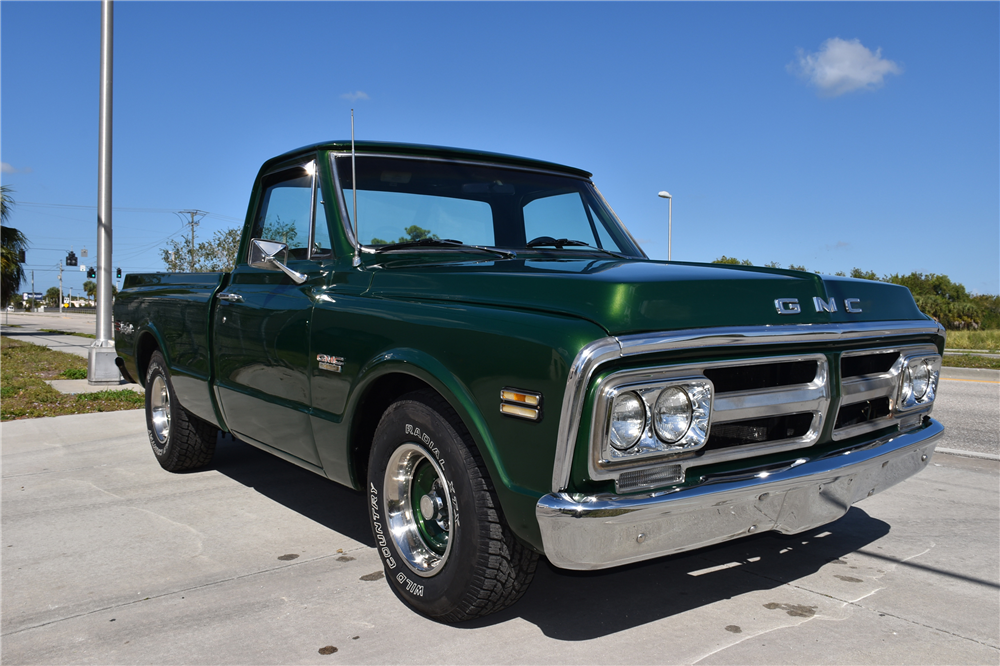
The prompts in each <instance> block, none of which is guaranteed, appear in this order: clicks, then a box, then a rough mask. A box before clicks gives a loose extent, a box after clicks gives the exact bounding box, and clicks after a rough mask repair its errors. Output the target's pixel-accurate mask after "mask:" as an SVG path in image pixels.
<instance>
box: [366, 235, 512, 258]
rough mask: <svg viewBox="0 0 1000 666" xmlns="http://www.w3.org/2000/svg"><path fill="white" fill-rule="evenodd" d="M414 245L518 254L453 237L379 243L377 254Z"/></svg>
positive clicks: (502, 255) (499, 254) (508, 254)
mask: <svg viewBox="0 0 1000 666" xmlns="http://www.w3.org/2000/svg"><path fill="white" fill-rule="evenodd" d="M414 247H440V248H449V249H450V248H454V249H456V250H478V251H480V252H490V253H492V254H495V255H498V256H501V257H503V258H504V259H513V258H514V257H516V256H517V253H516V252H513V251H511V250H501V249H500V248H498V247H488V246H486V245H466V244H465V243H463V242H462V241H457V240H454V239H452V238H421V239H420V240H415V241H405V242H403V243H389V244H388V245H379V246H378V247H376V248H375V249H374V252H375V254H383V253H385V252H394V251H396V250H406V249H409V248H414Z"/></svg>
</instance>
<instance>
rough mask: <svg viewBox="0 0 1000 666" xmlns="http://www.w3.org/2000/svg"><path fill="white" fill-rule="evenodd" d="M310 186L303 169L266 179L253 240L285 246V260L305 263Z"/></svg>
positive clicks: (306, 173)
mask: <svg viewBox="0 0 1000 666" xmlns="http://www.w3.org/2000/svg"><path fill="white" fill-rule="evenodd" d="M312 184H313V176H312V175H311V174H309V173H308V172H307V171H306V169H305V168H304V167H296V168H294V169H287V170H285V171H280V172H278V173H276V174H272V175H270V176H268V177H267V178H266V179H265V180H264V188H265V189H264V197H263V200H262V201H261V205H260V209H259V211H258V213H257V220H256V222H255V224H254V232H253V237H254V238H263V239H265V240H273V241H278V242H280V243H285V244H286V245H288V254H289V258H291V259H305V258H306V257H307V256H308V254H309V224H310V222H311V220H312Z"/></svg>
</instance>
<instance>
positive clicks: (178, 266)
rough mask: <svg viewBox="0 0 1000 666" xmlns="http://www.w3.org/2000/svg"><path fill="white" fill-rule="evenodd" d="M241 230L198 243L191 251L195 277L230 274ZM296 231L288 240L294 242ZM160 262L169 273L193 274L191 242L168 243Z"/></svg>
mask: <svg viewBox="0 0 1000 666" xmlns="http://www.w3.org/2000/svg"><path fill="white" fill-rule="evenodd" d="M241 234H242V230H241V229H240V228H239V227H233V228H231V229H222V230H219V231H216V232H215V234H213V235H212V239H211V240H208V241H204V242H201V243H197V244H196V245H195V248H194V267H193V268H194V270H193V272H195V273H215V272H228V271H231V270H233V266H234V265H235V264H236V252H237V251H238V250H239V247H240V235H241ZM294 235H295V228H294V227H293V228H292V230H291V234H290V237H291V238H294ZM160 258H161V259H163V263H164V264H165V265H166V267H167V270H168V271H170V272H171V273H184V272H189V271H191V270H192V266H191V238H190V236H185V237H184V240H183V241H181V242H178V241H177V239H176V238H172V239H170V241H169V242H168V243H167V246H166V247H164V248H160Z"/></svg>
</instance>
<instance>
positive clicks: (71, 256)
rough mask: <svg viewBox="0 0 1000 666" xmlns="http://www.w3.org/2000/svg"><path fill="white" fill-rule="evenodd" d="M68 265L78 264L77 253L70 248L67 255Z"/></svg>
mask: <svg viewBox="0 0 1000 666" xmlns="http://www.w3.org/2000/svg"><path fill="white" fill-rule="evenodd" d="M66 265H67V266H76V265H77V259H76V253H75V252H73V250H70V251H69V254H67V255H66Z"/></svg>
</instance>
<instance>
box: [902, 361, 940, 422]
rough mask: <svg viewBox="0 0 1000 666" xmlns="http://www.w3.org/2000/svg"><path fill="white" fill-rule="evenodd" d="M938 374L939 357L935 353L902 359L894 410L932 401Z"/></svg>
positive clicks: (906, 409) (914, 406) (923, 405)
mask: <svg viewBox="0 0 1000 666" xmlns="http://www.w3.org/2000/svg"><path fill="white" fill-rule="evenodd" d="M940 376H941V357H940V356H938V355H937V354H924V355H918V356H908V357H907V358H905V359H903V371H902V376H901V377H900V380H899V395H898V397H897V399H896V411H897V412H905V411H908V410H911V409H916V408H918V407H925V406H927V405H929V404H930V403H932V402H934V397H935V395H936V394H937V385H938V379H939V377H940Z"/></svg>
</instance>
